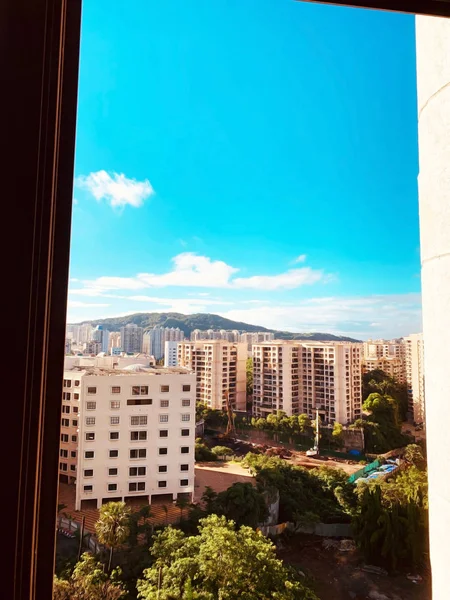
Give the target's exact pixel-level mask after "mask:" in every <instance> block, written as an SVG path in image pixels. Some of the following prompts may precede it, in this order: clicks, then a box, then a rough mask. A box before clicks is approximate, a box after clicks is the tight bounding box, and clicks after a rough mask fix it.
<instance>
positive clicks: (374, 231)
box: [68, 0, 421, 338]
mask: <svg viewBox="0 0 450 600" xmlns="http://www.w3.org/2000/svg"><path fill="white" fill-rule="evenodd" d="M416 110H417V107H416V79H415V38H414V18H413V17H412V16H408V15H395V14H391V13H381V12H375V11H363V10H355V9H347V8H339V7H332V6H321V5H316V4H303V3H301V2H295V1H293V0H270V1H269V0H245V2H242V0H195V2H194V1H193V0H191V1H186V0H165V1H164V2H156V1H153V0H144V1H142V0H134V1H133V3H131V4H126V3H122V2H112V3H111V2H106V1H105V0H85V2H84V8H83V22H82V44H81V65H80V86H79V105H78V127H77V148H76V167H75V171H76V172H75V175H76V179H75V188H74V198H75V204H74V212H73V228H72V254H71V283H70V293H69V309H68V319H69V321H71V322H74V321H81V320H87V319H94V318H100V317H109V316H117V315H121V314H126V313H133V312H146V311H148V312H150V311H168V310H175V311H177V312H182V313H193V312H214V313H217V314H221V315H224V316H227V317H230V318H233V319H238V320H243V321H246V322H249V323H254V324H259V325H263V326H266V327H274V328H275V327H276V328H280V329H287V330H292V331H328V332H333V333H345V334H348V335H354V336H355V337H359V338H367V337H379V336H385V337H391V336H400V335H406V334H408V333H411V332H414V331H418V330H420V328H421V316H420V277H419V272H420V260H419V234H418V209H417V173H418V162H417V127H416V125H417V116H416Z"/></svg>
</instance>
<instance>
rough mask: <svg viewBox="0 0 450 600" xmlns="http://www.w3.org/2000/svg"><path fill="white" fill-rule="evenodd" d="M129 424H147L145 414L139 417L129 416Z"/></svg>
mask: <svg viewBox="0 0 450 600" xmlns="http://www.w3.org/2000/svg"><path fill="white" fill-rule="evenodd" d="M130 425H147V415H140V416H139V417H130Z"/></svg>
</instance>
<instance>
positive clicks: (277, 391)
mask: <svg viewBox="0 0 450 600" xmlns="http://www.w3.org/2000/svg"><path fill="white" fill-rule="evenodd" d="M361 350H362V349H361V344H356V343H345V342H337V343H332V342H329V343H328V342H297V341H277V340H275V341H273V342H265V343H262V344H254V345H253V414H254V415H255V416H256V417H266V416H267V415H269V414H275V413H276V412H277V411H278V410H282V411H284V412H285V413H286V414H287V415H288V416H291V415H295V414H300V413H305V414H307V415H309V416H310V417H311V418H313V417H314V416H315V414H316V410H318V411H319V415H320V417H321V418H322V420H323V421H324V422H325V423H334V422H335V421H337V422H339V423H342V424H347V423H351V422H352V421H354V420H355V419H356V418H359V417H360V416H361Z"/></svg>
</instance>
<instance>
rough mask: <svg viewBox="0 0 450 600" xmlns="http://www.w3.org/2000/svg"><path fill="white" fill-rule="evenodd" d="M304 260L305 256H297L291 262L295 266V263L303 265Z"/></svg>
mask: <svg viewBox="0 0 450 600" xmlns="http://www.w3.org/2000/svg"><path fill="white" fill-rule="evenodd" d="M305 260H306V254H300V255H299V256H297V258H294V260H293V261H292V264H294V265H295V264H297V263H303V262H305Z"/></svg>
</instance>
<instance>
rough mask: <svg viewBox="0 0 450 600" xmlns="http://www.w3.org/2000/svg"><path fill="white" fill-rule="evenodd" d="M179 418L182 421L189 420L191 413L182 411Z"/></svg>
mask: <svg viewBox="0 0 450 600" xmlns="http://www.w3.org/2000/svg"><path fill="white" fill-rule="evenodd" d="M181 420H182V421H190V420H191V415H190V414H189V413H184V414H182V415H181Z"/></svg>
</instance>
